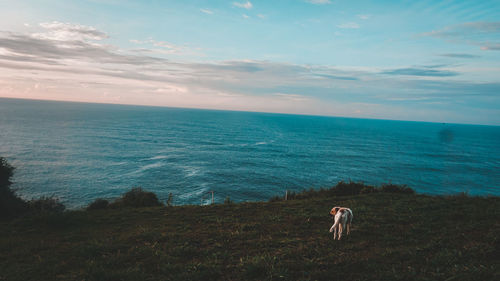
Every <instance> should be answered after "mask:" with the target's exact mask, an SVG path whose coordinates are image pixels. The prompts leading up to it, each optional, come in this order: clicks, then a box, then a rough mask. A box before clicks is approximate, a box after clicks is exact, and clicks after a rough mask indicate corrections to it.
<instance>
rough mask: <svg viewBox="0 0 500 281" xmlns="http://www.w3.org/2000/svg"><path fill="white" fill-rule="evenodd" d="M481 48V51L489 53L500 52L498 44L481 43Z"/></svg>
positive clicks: (499, 44)
mask: <svg viewBox="0 0 500 281" xmlns="http://www.w3.org/2000/svg"><path fill="white" fill-rule="evenodd" d="M482 45H483V46H481V50H491V51H500V43H489V42H486V43H483V44H482Z"/></svg>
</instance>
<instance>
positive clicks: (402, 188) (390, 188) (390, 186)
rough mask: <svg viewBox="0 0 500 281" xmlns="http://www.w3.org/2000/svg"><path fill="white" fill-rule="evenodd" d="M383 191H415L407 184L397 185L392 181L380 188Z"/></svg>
mask: <svg viewBox="0 0 500 281" xmlns="http://www.w3.org/2000/svg"><path fill="white" fill-rule="evenodd" d="M380 191H382V192H389V193H404V194H414V193H415V191H414V190H413V189H411V188H410V187H408V186H406V185H396V184H392V183H388V184H384V185H382V187H381V188H380Z"/></svg>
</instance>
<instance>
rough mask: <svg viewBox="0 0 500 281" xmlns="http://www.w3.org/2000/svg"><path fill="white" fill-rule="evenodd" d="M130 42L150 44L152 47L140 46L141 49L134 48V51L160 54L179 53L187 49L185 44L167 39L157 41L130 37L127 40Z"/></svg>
mask: <svg viewBox="0 0 500 281" xmlns="http://www.w3.org/2000/svg"><path fill="white" fill-rule="evenodd" d="M129 41H130V42H131V43H134V44H137V45H149V46H152V48H142V49H136V50H135V51H136V52H151V53H161V54H179V53H182V52H185V51H187V49H188V48H187V47H185V46H179V45H176V44H173V43H170V42H167V41H157V40H154V39H147V40H136V39H132V40H129Z"/></svg>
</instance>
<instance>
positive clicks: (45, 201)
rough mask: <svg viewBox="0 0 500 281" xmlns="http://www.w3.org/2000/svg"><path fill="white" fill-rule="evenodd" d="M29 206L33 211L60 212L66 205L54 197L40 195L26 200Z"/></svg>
mask: <svg viewBox="0 0 500 281" xmlns="http://www.w3.org/2000/svg"><path fill="white" fill-rule="evenodd" d="M28 205H29V208H30V210H31V211H34V212H35V213H62V212H63V211H64V209H66V206H64V204H62V203H61V202H59V199H57V198H55V197H45V196H43V197H41V198H39V199H32V200H31V201H29V202H28Z"/></svg>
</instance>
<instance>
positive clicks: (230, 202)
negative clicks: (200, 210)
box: [224, 196, 233, 204]
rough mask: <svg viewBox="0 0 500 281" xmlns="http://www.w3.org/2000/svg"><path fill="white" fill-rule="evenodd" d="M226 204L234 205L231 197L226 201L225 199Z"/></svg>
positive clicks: (227, 197)
mask: <svg viewBox="0 0 500 281" xmlns="http://www.w3.org/2000/svg"><path fill="white" fill-rule="evenodd" d="M224 204H233V201H232V200H231V198H229V196H226V199H224Z"/></svg>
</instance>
